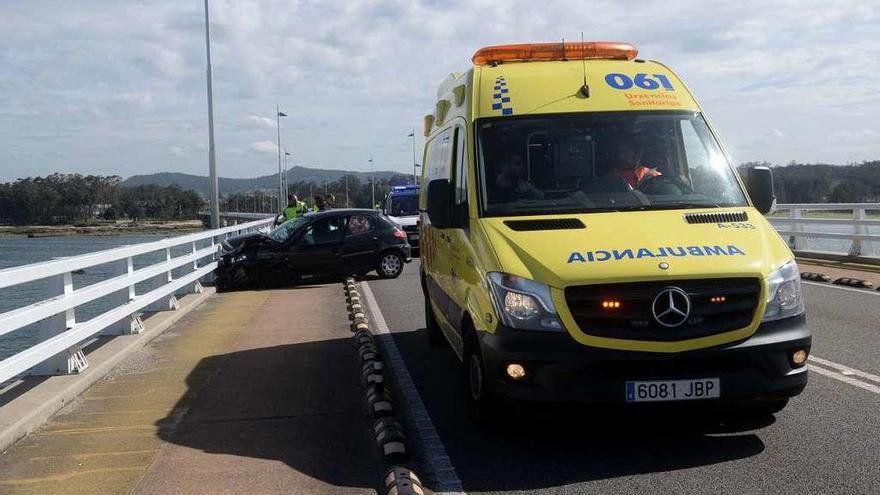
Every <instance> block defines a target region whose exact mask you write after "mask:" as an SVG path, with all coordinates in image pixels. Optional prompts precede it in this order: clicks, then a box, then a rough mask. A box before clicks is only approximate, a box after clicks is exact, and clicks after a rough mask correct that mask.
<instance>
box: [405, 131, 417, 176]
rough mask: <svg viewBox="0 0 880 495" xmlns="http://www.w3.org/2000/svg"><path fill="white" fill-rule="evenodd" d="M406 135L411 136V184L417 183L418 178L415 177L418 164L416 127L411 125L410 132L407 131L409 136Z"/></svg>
mask: <svg viewBox="0 0 880 495" xmlns="http://www.w3.org/2000/svg"><path fill="white" fill-rule="evenodd" d="M407 137H411V138H412V152H413V184H418V183H419V181H418V179H417V178H416V168H418V166H419V164H418V163H416V128H415V127H413V130H412V132H411V133H409V136H407Z"/></svg>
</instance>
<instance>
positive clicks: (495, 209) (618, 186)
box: [477, 112, 747, 216]
mask: <svg viewBox="0 0 880 495" xmlns="http://www.w3.org/2000/svg"><path fill="white" fill-rule="evenodd" d="M477 129H478V133H479V137H478V139H479V141H478V142H479V150H478V151H479V159H480V163H479V172H480V196H481V209H482V213H483V215H486V216H508V215H536V214H553V213H572V212H594V211H625V210H649V209H651V210H653V209H674V208H688V207H717V206H743V205H746V204H747V203H746V199H745V196H744V195H743V192H742V189H741V188H740V185H739V183H738V182H737V180H736V176H735V175H734V172H733V169H732V167H731V166H730V164H729V163H728V160H727V158H726V157H725V155H724V154H723V153H722V151H721V149H720V148H719V146H718V143H717V142H716V141H715V139H714V137H713V136H712V134H711V133H710V132H709V129H708V127H707V126H706V123H705V121H704V120H703V117H702V115H701V114H699V113H694V112H613V113H612V112H604V113H598V112H597V113H590V114H583V113H581V114H566V115H551V116H540V117H531V116H525V117H507V118H503V119H492V120H486V121H481V122H478V123H477Z"/></svg>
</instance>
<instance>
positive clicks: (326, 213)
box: [305, 208, 380, 219]
mask: <svg viewBox="0 0 880 495" xmlns="http://www.w3.org/2000/svg"><path fill="white" fill-rule="evenodd" d="M355 213H359V214H361V215H378V214H379V213H380V212H379V210H371V209H369V208H331V209H329V210H322V211H313V212H311V213H306V215H305V216H307V217H309V218H315V219H318V218H324V217H334V216H339V215H352V214H355Z"/></svg>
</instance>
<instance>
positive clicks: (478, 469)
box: [394, 329, 773, 491]
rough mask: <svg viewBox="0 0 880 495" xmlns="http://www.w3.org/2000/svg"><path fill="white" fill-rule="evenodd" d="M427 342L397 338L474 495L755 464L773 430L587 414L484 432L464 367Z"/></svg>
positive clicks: (508, 422) (417, 334)
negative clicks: (474, 418)
mask: <svg viewBox="0 0 880 495" xmlns="http://www.w3.org/2000/svg"><path fill="white" fill-rule="evenodd" d="M424 333H425V330H424V329H420V330H417V331H411V332H397V333H394V338H395V343H396V344H397V346H398V347H399V348H400V351H401V354H403V356H404V359H405V361H406V364H407V367H408V369H409V372H410V374H411V375H412V378H413V380H414V382H415V384H416V387H417V388H418V390H419V392H420V394H421V396H422V399H423V401H424V402H425V406H426V408H427V409H428V413H429V414H430V416H431V419H432V420H433V422H434V425H435V428H436V429H437V432H438V434H439V435H440V438H441V439H442V441H443V443H444V445H445V447H446V450H447V453H448V454H449V456H450V458H451V460H452V463H453V465H454V466H455V468H456V471H457V473H458V475H459V478H460V479H461V480H462V484H463V486H464V489H465V490H466V491H496V490H497V491H504V490H535V489H542V488H550V487H559V486H563V485H568V484H573V483H578V482H585V481H593V480H603V479H609V478H616V477H621V476H627V475H637V474H646V473H653V472H666V471H673V470H678V469H686V468H691V467H696V466H706V465H711V464H715V463H721V462H726V461H731V460H735V459H741V458H746V457H750V456H754V455H756V454H759V453H761V452H762V451H763V450H764V444H763V442H762V441H761V439H760V438H758V436H757V435H755V434H753V433H751V432H750V431H749V430H753V429H755V428H760V427H763V426H766V425H768V424H770V423H772V422H773V418H772V417H768V418H765V419H764V420H758V421H755V422H747V423H741V424H721V423H719V422H717V421H707V420H698V418H695V417H687V416H681V415H674V414H662V415H661V414H639V415H626V416H620V415H615V414H613V413H609V412H606V413H600V412H597V411H593V410H590V409H585V408H580V409H578V410H571V409H570V410H567V411H560V410H557V411H555V412H554V413H553V414H548V415H544V416H541V417H538V416H534V415H532V416H525V415H522V416H511V417H508V418H506V419H505V420H504V421H502V422H500V424H497V425H493V426H492V427H490V428H487V427H483V428H480V427H477V426H475V425H474V424H472V423H471V422H470V420H469V419H468V418H467V414H466V411H465V406H464V404H463V403H462V398H463V397H464V393H465V392H464V382H463V378H462V377H461V373H460V369H461V364H460V362H459V361H458V358H457V357H456V356H455V354H454V353H453V352H452V350H451V349H450V348H448V347H439V348H438V347H430V346H429V345H428V344H427V336H426V335H425V334H424ZM450 374H452V376H451V377H450Z"/></svg>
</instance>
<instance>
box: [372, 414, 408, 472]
mask: <svg viewBox="0 0 880 495" xmlns="http://www.w3.org/2000/svg"><path fill="white" fill-rule="evenodd" d="M373 433H374V434H375V436H376V444H377V445H378V446H379V450H380V451H381V452H382V455H383V456H384V457H385V459H388V460H392V461H397V460H405V459H407V458H408V457H409V452H408V451H407V449H406V434H405V433H404V432H403V427H402V426H400V423H398V422H397V420H396V419H394V418H381V419H379V420H377V421H376V423H375V424H374V425H373Z"/></svg>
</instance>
